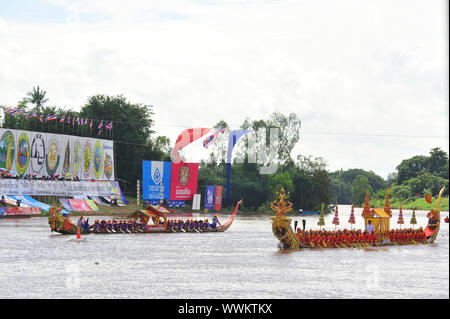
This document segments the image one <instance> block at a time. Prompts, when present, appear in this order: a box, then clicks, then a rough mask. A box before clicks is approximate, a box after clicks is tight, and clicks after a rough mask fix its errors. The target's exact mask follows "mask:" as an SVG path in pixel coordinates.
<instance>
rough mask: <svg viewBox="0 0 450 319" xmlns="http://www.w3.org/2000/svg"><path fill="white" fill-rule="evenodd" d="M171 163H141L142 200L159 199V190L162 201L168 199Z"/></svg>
mask: <svg viewBox="0 0 450 319" xmlns="http://www.w3.org/2000/svg"><path fill="white" fill-rule="evenodd" d="M171 168H172V163H171V162H160V161H143V162H142V179H143V180H142V185H143V187H142V198H143V199H157V200H160V199H161V188H162V193H163V199H168V198H169V197H170V174H171Z"/></svg>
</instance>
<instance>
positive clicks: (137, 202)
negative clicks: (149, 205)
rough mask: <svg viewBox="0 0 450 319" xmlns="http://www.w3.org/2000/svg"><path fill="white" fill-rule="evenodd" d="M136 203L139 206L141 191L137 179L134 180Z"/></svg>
mask: <svg viewBox="0 0 450 319" xmlns="http://www.w3.org/2000/svg"><path fill="white" fill-rule="evenodd" d="M136 190H137V191H136V204H137V206H138V208H139V207H140V205H139V194H140V193H141V190H140V183H139V180H137V182H136Z"/></svg>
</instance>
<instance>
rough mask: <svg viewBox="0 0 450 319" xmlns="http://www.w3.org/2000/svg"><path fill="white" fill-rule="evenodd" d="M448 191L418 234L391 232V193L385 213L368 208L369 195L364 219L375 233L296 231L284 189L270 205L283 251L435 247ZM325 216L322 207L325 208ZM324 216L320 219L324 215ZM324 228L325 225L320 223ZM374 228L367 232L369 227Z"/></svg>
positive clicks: (276, 233)
mask: <svg viewBox="0 0 450 319" xmlns="http://www.w3.org/2000/svg"><path fill="white" fill-rule="evenodd" d="M444 189H445V187H443V188H442V189H441V191H440V192H439V196H438V199H437V201H436V207H435V209H434V210H433V209H431V211H430V212H429V213H428V214H427V217H428V225H427V226H426V228H425V229H423V230H422V229H421V228H419V229H417V230H401V229H400V230H390V227H389V226H390V218H391V217H392V212H391V210H390V204H389V190H388V192H387V194H386V203H385V206H384V208H383V209H380V208H375V209H371V208H370V204H369V193H367V194H366V202H365V204H364V210H363V213H362V216H363V217H364V219H365V225H366V229H373V231H372V233H368V232H367V231H362V230H351V231H347V230H344V231H341V230H338V231H325V230H310V231H301V230H300V229H297V230H295V231H294V230H293V229H292V227H291V219H290V218H289V217H287V216H285V214H286V213H287V212H288V211H289V210H291V209H292V203H291V202H290V201H289V193H287V194H286V193H285V191H284V188H282V189H281V191H280V192H277V194H276V199H275V200H274V201H273V202H272V203H271V204H270V206H271V208H272V210H274V211H275V216H272V217H270V219H271V220H272V232H273V234H274V236H275V238H276V239H277V240H278V241H279V244H280V248H281V249H294V250H295V249H301V248H319V249H322V248H351V247H371V246H391V245H411V244H413V245H418V244H420V243H422V244H430V243H433V242H434V241H435V239H436V237H437V235H438V233H439V228H440V221H441V219H440V207H441V198H442V193H443V192H444ZM322 212H323V206H322ZM322 212H321V219H323V213H322ZM318 224H319V225H323V223H322V224H321V223H318ZM368 225H371V226H369V227H373V228H368V227H367V226H368Z"/></svg>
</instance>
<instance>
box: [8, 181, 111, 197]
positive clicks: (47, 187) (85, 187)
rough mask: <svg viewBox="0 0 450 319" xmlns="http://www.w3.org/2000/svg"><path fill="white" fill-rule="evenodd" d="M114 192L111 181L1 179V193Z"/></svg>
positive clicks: (84, 193)
mask: <svg viewBox="0 0 450 319" xmlns="http://www.w3.org/2000/svg"><path fill="white" fill-rule="evenodd" d="M112 193H113V187H112V185H111V183H110V182H88V181H80V182H72V181H70V182H69V181H68V182H63V181H40V180H23V179H22V180H21V179H0V194H1V195H13V196H15V195H42V196H110V195H111V194H112Z"/></svg>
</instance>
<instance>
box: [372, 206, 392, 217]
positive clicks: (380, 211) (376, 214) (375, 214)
mask: <svg viewBox="0 0 450 319" xmlns="http://www.w3.org/2000/svg"><path fill="white" fill-rule="evenodd" d="M372 212H373V217H381V218H391V216H389V214H388V213H386V212H385V211H384V209H383V208H374V209H372Z"/></svg>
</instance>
